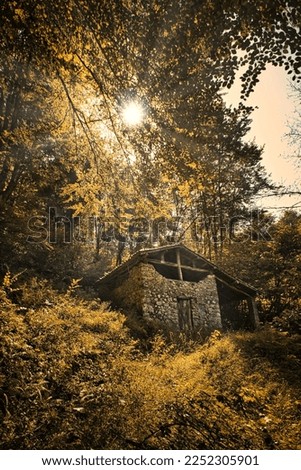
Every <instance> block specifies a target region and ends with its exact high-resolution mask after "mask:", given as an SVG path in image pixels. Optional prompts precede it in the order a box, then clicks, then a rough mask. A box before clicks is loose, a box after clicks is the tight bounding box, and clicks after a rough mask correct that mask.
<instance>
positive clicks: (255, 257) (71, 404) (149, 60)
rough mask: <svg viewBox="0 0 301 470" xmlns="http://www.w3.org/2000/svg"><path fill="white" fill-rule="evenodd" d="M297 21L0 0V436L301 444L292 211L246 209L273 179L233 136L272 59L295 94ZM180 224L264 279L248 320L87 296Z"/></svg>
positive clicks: (297, 16) (159, 7)
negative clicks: (119, 307)
mask: <svg viewBox="0 0 301 470" xmlns="http://www.w3.org/2000/svg"><path fill="white" fill-rule="evenodd" d="M300 25H301V7H300V6H299V2H297V1H293V0H277V1H273V2H268V1H264V0H257V1H255V0H252V1H243V0H232V1H223V0H201V1H200V0H198V1H194V0H189V1H186V2H173V1H171V0H162V1H161V0H145V1H132V0H110V1H105V0H104V1H102V2H99V1H97V0H81V1H80V0H64V1H63V0H56V1H55V2H54V1H52V0H49V1H40V2H36V1H33V0H23V1H10V0H9V1H5V2H4V1H2V2H1V4H0V29H1V34H0V237H1V245H0V275H1V279H2V287H1V290H0V300H1V314H0V327H1V329H0V340H1V343H0V344H1V346H0V364H1V372H0V421H1V423H2V424H1V438H0V442H1V444H0V445H1V448H3V449H5V448H203V449H206V448H224V449H226V448H300V445H301V438H300V412H301V405H300V400H299V396H300V372H299V370H300V361H301V352H300V332H301V317H300V289H301V215H300V213H299V212H298V211H292V210H287V211H284V212H283V213H282V214H281V215H280V217H278V218H275V216H274V215H273V214H271V213H268V212H267V211H265V210H262V209H261V210H259V209H254V198H255V197H256V196H258V195H260V194H269V193H271V194H277V191H283V188H279V187H276V185H275V184H273V181H271V180H270V178H269V176H268V175H267V174H266V172H265V169H264V167H263V165H262V152H263V149H262V148H259V147H258V146H257V145H256V142H247V141H246V140H245V139H244V138H245V136H246V134H247V132H248V129H249V126H250V123H251V117H250V116H251V112H252V108H250V107H248V106H246V105H245V99H246V97H247V96H249V94H250V93H252V91H253V89H254V87H255V86H256V83H257V82H258V81H259V76H260V73H261V72H262V71H263V70H264V69H265V67H266V65H267V64H270V63H271V64H273V65H275V66H279V67H284V68H285V69H286V70H287V73H288V75H290V77H291V79H292V84H293V83H294V84H295V85H292V86H293V88H294V93H295V94H296V97H297V99H300V66H301V50H300V44H301V43H300ZM242 66H245V72H244V74H243V76H242V84H243V86H242V96H241V103H240V104H239V106H238V107H237V108H234V107H230V108H229V107H227V106H226V105H225V103H224V100H223V93H224V92H225V90H226V89H227V88H231V86H232V85H233V82H234V78H235V75H236V73H237V72H238V71H239V70H241V67H242ZM133 101H134V102H136V103H139V105H140V106H141V107H142V108H143V110H144V114H145V115H144V119H143V121H142V122H141V123H140V124H139V125H137V126H130V125H127V124H126V123H125V122H124V121H123V120H122V117H121V116H122V110H123V108H124V106H125V105H126V103H130V102H133ZM289 134H290V138H291V139H292V140H293V141H294V143H295V144H298V143H299V142H300V121H299V120H298V119H296V121H295V122H293V123H291V129H290V131H289ZM295 158H299V157H298V155H296V157H295ZM294 193H295V194H296V193H298V189H296V191H295V192H294ZM251 207H252V210H251V209H250V208H251ZM50 208H52V209H50ZM51 211H52V212H51ZM159 225H160V230H159V231H158V226H159ZM178 241H183V242H184V243H185V244H187V246H189V247H190V248H192V249H193V250H195V251H197V252H199V253H200V254H203V255H204V256H206V257H208V258H209V259H211V260H212V261H214V262H216V263H217V264H219V265H220V266H221V267H223V268H224V269H226V270H228V271H229V272H230V273H232V274H233V275H235V276H236V277H239V278H241V279H242V280H244V281H246V282H248V283H249V284H251V285H253V286H254V287H256V288H257V289H258V292H259V295H258V306H259V313H260V319H261V322H262V325H263V326H262V329H261V330H260V331H259V332H256V333H242V332H241V333H231V332H230V333H228V334H225V335H220V334H219V333H214V334H213V335H212V336H211V337H210V338H205V337H201V335H200V337H199V338H197V341H195V340H188V339H187V338H186V339H185V338H183V337H181V336H180V337H177V338H175V337H171V335H169V334H168V333H167V332H164V331H161V332H159V333H158V330H157V329H156V325H152V324H137V322H135V320H134V319H126V318H125V317H124V316H123V314H122V313H121V312H113V311H111V310H110V306H109V305H107V304H103V303H101V301H99V299H98V298H97V293H96V292H95V290H93V286H94V285H95V281H96V280H97V278H99V277H100V276H101V275H102V274H103V273H104V272H107V271H108V270H110V269H111V268H113V267H114V266H115V265H116V264H118V263H120V262H122V261H123V260H125V259H127V257H128V256H130V254H132V253H133V252H134V251H136V250H137V249H140V248H143V247H150V246H153V245H154V243H156V244H168V243H173V242H178ZM79 279H80V281H79ZM76 280H77V281H76ZM264 325H265V326H264ZM154 378H156V380H154ZM267 378H268V379H267ZM150 384H152V386H150ZM137 410H138V411H137ZM233 423H234V424H235V426H234V424H233Z"/></svg>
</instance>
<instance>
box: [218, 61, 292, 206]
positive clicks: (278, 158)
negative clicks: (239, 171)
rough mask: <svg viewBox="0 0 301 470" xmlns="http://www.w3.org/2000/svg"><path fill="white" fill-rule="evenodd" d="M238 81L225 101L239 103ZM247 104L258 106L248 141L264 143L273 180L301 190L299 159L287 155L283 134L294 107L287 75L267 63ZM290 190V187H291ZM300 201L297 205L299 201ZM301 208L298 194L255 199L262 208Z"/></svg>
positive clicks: (289, 147) (269, 171) (286, 144)
mask: <svg viewBox="0 0 301 470" xmlns="http://www.w3.org/2000/svg"><path fill="white" fill-rule="evenodd" d="M240 86H241V82H240V80H239V78H237V80H236V81H235V84H234V85H233V87H232V88H231V90H230V91H229V93H228V94H227V96H225V97H224V98H225V100H226V103H227V104H231V103H232V104H233V105H234V106H235V105H237V104H238V101H239V93H240ZM246 104H247V105H252V106H257V107H258V109H256V110H255V111H254V112H253V113H252V118H253V123H252V128H251V131H250V132H249V133H248V135H247V140H253V139H255V142H256V143H257V144H258V145H259V146H264V152H263V164H264V166H265V168H266V171H267V173H268V174H270V175H271V178H272V180H273V181H274V182H275V183H279V184H282V185H284V186H286V187H295V190H299V191H301V162H300V160H299V168H298V166H297V159H295V158H288V157H289V155H292V154H293V152H294V148H293V147H292V146H291V145H289V142H288V139H287V138H286V137H285V134H286V133H287V132H288V131H289V129H288V126H287V124H288V121H291V120H292V119H293V118H294V112H295V109H296V106H297V101H296V97H295V98H293V97H292V90H291V88H290V86H289V76H288V75H287V73H286V72H285V70H284V69H283V68H281V67H274V66H272V65H269V66H268V67H267V69H266V70H265V71H264V72H263V73H262V74H261V76H260V81H259V83H258V84H257V86H256V88H255V90H254V92H253V93H252V94H251V95H250V97H249V98H248V100H247V102H246ZM292 189H293V188H292ZM299 203H300V206H299V207H297V206H298V204H299ZM293 204H297V206H296V208H298V209H299V210H300V209H301V196H298V197H296V196H283V197H281V198H280V197H277V198H274V197H273V198H272V197H269V198H264V199H262V200H261V201H258V205H260V206H261V207H274V206H276V207H282V206H288V207H291V206H293Z"/></svg>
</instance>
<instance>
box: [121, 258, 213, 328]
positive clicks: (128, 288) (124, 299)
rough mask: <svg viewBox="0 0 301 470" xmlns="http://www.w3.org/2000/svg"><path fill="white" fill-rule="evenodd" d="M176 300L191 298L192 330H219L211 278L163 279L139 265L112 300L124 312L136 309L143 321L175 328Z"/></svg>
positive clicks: (146, 267)
mask: <svg viewBox="0 0 301 470" xmlns="http://www.w3.org/2000/svg"><path fill="white" fill-rule="evenodd" d="M178 297H189V298H191V305H192V316H193V324H194V328H195V329H202V330H203V331H212V330H215V329H221V328H222V324H221V316H220V308H219V299H218V293H217V286H216V280H215V277H214V276H212V275H208V276H207V277H205V278H204V279H203V280H201V281H200V282H187V281H180V280H173V279H167V278H165V277H163V276H162V275H161V274H159V273H158V272H157V271H156V270H155V268H154V267H153V266H152V265H150V264H143V263H140V264H139V265H137V266H135V267H133V268H132V269H131V271H130V272H129V276H128V278H127V279H126V280H125V281H124V282H123V283H122V285H121V286H120V287H118V288H117V289H115V290H114V298H115V300H116V301H117V302H118V303H119V304H120V305H122V306H123V307H124V308H125V309H127V310H136V311H137V312H138V313H140V314H142V315H143V316H144V317H145V318H148V319H156V320H159V321H161V322H163V323H166V324H168V325H170V327H171V328H175V329H178V328H179V320H178Z"/></svg>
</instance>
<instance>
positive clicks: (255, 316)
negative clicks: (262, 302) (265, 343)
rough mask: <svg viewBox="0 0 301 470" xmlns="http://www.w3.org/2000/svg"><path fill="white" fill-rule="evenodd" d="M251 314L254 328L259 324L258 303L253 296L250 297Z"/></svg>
mask: <svg viewBox="0 0 301 470" xmlns="http://www.w3.org/2000/svg"><path fill="white" fill-rule="evenodd" d="M248 307H249V314H250V318H251V321H252V324H253V327H254V328H258V326H259V317H258V310H257V305H256V303H255V300H254V298H253V297H248Z"/></svg>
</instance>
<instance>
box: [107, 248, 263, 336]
mask: <svg viewBox="0 0 301 470" xmlns="http://www.w3.org/2000/svg"><path fill="white" fill-rule="evenodd" d="M98 290H99V293H100V297H101V298H102V299H105V300H110V301H112V303H113V305H115V306H118V307H121V308H122V309H123V310H124V311H125V312H134V313H135V314H136V315H139V316H142V317H144V318H145V319H153V320H157V321H158V320H159V322H162V323H164V324H165V325H167V326H169V327H170V328H171V329H173V330H180V331H181V330H182V331H187V332H188V331H197V330H201V331H203V332H207V333H208V332H210V331H213V330H215V329H219V330H227V329H233V330H237V329H254V328H256V326H257V325H258V314H257V308H256V304H255V300H254V298H255V295H256V291H255V290H254V288H252V287H250V286H249V285H247V284H245V283H243V282H241V281H240V280H238V279H236V278H234V277H232V276H230V275H229V274H227V273H226V272H225V271H223V270H221V269H219V268H218V267H217V266H216V265H215V264H213V263H211V262H210V261H208V260H207V259H206V258H204V257H203V256H200V255H199V254H197V253H195V252H193V251H191V250H190V249H189V248H187V247H186V246H184V245H182V244H176V245H168V246H161V247H158V248H151V249H143V250H140V251H138V252H136V253H135V254H134V255H133V256H132V257H131V258H130V259H128V260H127V261H126V262H124V263H123V264H121V265H120V266H118V267H116V268H115V269H114V270H113V271H111V272H110V273H108V274H106V275H105V276H104V277H102V278H101V279H100V280H99V281H98Z"/></svg>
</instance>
